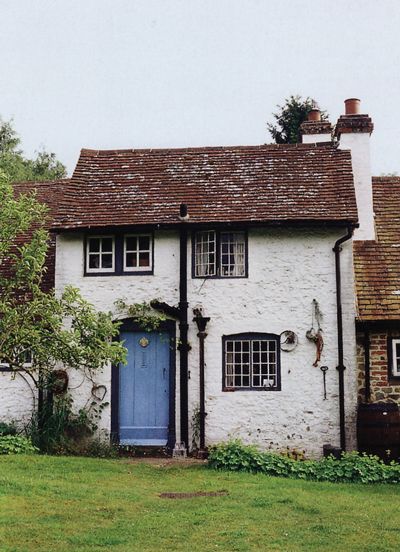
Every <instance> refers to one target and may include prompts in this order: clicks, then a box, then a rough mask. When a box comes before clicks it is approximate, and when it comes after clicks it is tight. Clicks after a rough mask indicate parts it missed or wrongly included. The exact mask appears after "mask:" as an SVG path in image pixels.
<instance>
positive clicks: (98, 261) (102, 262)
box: [85, 232, 154, 276]
mask: <svg viewBox="0 0 400 552" xmlns="http://www.w3.org/2000/svg"><path fill="white" fill-rule="evenodd" d="M153 249H154V238H153V234H152V233H149V232H147V233H144V232H143V233H129V234H115V235H110V234H104V235H88V236H86V238H85V275H86V276H101V275H115V276H120V275H124V274H142V275H144V274H152V273H153V263H154V261H153V256H154V255H153Z"/></svg>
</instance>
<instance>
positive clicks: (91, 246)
mask: <svg viewBox="0 0 400 552" xmlns="http://www.w3.org/2000/svg"><path fill="white" fill-rule="evenodd" d="M114 270H115V239H114V237H113V236H90V237H88V238H87V259H86V271H87V272H114Z"/></svg>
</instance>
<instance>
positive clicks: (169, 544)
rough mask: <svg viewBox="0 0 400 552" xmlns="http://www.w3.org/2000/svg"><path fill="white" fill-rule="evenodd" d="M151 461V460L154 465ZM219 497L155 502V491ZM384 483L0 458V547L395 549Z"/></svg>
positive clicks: (398, 519) (391, 494) (394, 492)
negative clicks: (215, 493)
mask: <svg viewBox="0 0 400 552" xmlns="http://www.w3.org/2000/svg"><path fill="white" fill-rule="evenodd" d="M160 462H161V461H160ZM223 489H225V490H227V491H228V492H229V494H228V496H218V497H196V498H191V499H178V500H177V499H175V500H174V499H163V498H160V497H159V496H158V495H159V493H162V492H195V491H217V490H223ZM399 528H400V499H399V490H398V488H397V487H394V486H383V485H376V486H374V485H370V486H368V485H363V486H362V485H351V484H347V485H345V484H341V485H339V484H332V483H312V482H306V481H294V480H293V481H292V480H288V479H278V478H270V477H266V476H263V475H248V474H237V473H222V472H220V473H218V472H214V471H211V470H208V469H207V468H206V467H204V466H200V465H199V466H189V467H186V466H185V467H181V466H176V465H173V466H171V465H161V464H157V463H156V464H151V465H150V464H147V463H139V462H130V461H129V460H96V459H87V458H65V457H59V458H56V457H44V456H29V457H23V456H14V457H11V456H9V457H5V456H4V457H0V551H1V552H25V551H35V552H39V551H44V550H45V551H48V552H50V551H51V552H58V551H65V550H68V551H69V552H75V551H89V550H90V551H97V550H102V551H108V550H110V551H112V552H114V551H115V552H119V551H132V550H138V551H150V550H151V551H152V550H155V551H162V552H164V551H172V552H175V551H180V550H185V551H200V550H201V551H209V550H224V551H229V552H230V551H236V550H240V551H245V550H260V551H264V550H265V551H268V552H270V551H276V550H279V551H288V552H291V551H297V550H304V551H307V552H309V551H324V550H326V551H330V552H332V551H340V552H344V551H353V550H355V551H363V552H365V551H371V552H372V551H373V552H382V551H386V550H393V551H398V550H400V532H399Z"/></svg>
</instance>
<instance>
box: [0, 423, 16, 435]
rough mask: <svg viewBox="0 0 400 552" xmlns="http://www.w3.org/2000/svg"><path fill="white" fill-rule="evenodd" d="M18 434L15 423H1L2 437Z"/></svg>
mask: <svg viewBox="0 0 400 552" xmlns="http://www.w3.org/2000/svg"><path fill="white" fill-rule="evenodd" d="M16 434H17V427H16V426H15V425H14V423H10V424H8V423H6V422H0V436H3V435H16Z"/></svg>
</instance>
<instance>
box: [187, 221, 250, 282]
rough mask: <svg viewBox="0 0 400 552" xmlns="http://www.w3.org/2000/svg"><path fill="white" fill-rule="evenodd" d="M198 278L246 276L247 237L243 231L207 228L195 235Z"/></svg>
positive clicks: (195, 258)
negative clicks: (222, 230) (221, 230)
mask: <svg viewBox="0 0 400 552" xmlns="http://www.w3.org/2000/svg"><path fill="white" fill-rule="evenodd" d="M193 249H194V276H195V277H196V278H212V277H220V278H245V277H246V276H247V239H246V233H245V232H243V231H231V232H225V231H224V232H217V231H216V230H206V231H201V232H197V233H196V234H195V236H194V247H193Z"/></svg>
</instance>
